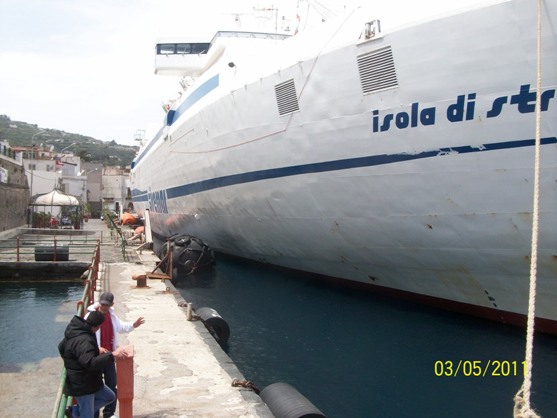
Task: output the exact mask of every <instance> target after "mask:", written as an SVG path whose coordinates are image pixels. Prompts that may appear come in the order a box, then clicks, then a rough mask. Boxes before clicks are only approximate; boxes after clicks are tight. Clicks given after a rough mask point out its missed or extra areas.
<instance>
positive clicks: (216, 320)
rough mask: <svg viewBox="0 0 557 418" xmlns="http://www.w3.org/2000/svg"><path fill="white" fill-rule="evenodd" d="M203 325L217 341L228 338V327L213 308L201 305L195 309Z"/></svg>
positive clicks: (223, 340)
mask: <svg viewBox="0 0 557 418" xmlns="http://www.w3.org/2000/svg"><path fill="white" fill-rule="evenodd" d="M195 314H196V315H197V316H199V318H200V319H201V321H203V324H205V327H206V328H207V329H208V330H209V332H210V333H211V335H213V337H214V338H215V340H217V342H218V343H225V342H227V341H228V338H230V327H229V326H228V324H227V323H226V321H225V320H224V319H222V317H221V316H220V315H219V313H218V312H217V311H215V310H214V309H213V308H209V307H203V308H199V309H196V310H195Z"/></svg>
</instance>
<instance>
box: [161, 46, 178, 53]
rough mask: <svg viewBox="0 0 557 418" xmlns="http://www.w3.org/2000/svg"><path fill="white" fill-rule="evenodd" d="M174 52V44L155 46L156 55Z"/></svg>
mask: <svg viewBox="0 0 557 418" xmlns="http://www.w3.org/2000/svg"><path fill="white" fill-rule="evenodd" d="M174 51H176V44H159V45H157V53H158V54H174V53H175V52H174Z"/></svg>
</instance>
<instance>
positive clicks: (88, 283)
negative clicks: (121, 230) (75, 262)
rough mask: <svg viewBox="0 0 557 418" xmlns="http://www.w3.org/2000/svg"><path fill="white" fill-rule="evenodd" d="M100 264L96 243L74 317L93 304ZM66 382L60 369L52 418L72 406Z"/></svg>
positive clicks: (98, 242)
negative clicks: (65, 390) (65, 386)
mask: <svg viewBox="0 0 557 418" xmlns="http://www.w3.org/2000/svg"><path fill="white" fill-rule="evenodd" d="M100 262H101V242H100V240H99V241H97V244H96V246H95V251H94V253H93V257H92V258H91V265H90V266H89V269H88V270H87V276H86V279H85V281H84V283H83V294H82V296H81V299H80V300H79V301H78V302H77V312H76V315H79V316H80V317H82V318H83V317H84V316H85V313H86V310H87V306H89V305H91V304H93V303H94V302H95V290H96V288H97V280H98V278H99V266H100ZM65 381H66V369H65V368H62V374H61V377H60V384H59V385H58V392H57V394H56V400H55V402H54V407H53V409H52V418H64V417H65V411H66V408H67V407H71V406H72V404H73V397H71V396H67V395H65V394H64V392H63V391H64V383H65Z"/></svg>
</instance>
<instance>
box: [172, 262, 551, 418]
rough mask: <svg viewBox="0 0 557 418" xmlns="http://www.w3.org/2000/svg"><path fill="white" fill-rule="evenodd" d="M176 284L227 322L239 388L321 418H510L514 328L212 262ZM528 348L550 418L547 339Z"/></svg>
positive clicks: (536, 401)
mask: <svg viewBox="0 0 557 418" xmlns="http://www.w3.org/2000/svg"><path fill="white" fill-rule="evenodd" d="M175 285H176V287H177V288H178V289H179V291H180V293H181V295H182V296H183V297H184V299H186V300H187V301H189V302H192V303H193V305H194V307H196V308H199V307H204V306H208V307H211V308H213V309H215V310H216V311H217V312H218V313H219V314H220V316H222V317H223V319H224V320H225V321H226V322H227V323H228V325H229V327H230V332H231V336H230V339H229V341H228V343H227V344H226V345H225V346H224V349H225V351H226V352H227V353H228V355H229V356H230V357H231V359H232V360H233V361H234V363H235V364H236V365H237V366H238V368H239V369H240V371H241V372H242V374H243V375H244V377H245V378H246V379H247V380H250V381H251V382H253V383H254V384H255V386H256V387H258V388H259V389H263V388H264V387H265V386H267V385H269V384H271V383H275V382H285V383H288V384H290V385H292V386H294V387H295V388H296V389H297V390H298V391H299V392H300V393H301V394H303V395H304V396H305V397H306V398H308V399H309V400H310V401H311V402H312V403H313V404H314V405H315V406H317V407H318V408H319V409H320V410H321V411H322V412H323V413H324V414H326V415H327V416H328V417H330V418H333V417H336V418H366V417H409V418H410V417H412V418H415V417H511V416H512V410H513V397H514V395H515V394H516V392H517V391H518V390H519V388H520V386H521V384H522V382H523V376H524V374H523V370H524V369H523V363H522V362H523V360H524V356H525V355H524V353H525V330H524V329H521V328H517V327H512V326H508V325H503V324H499V323H494V322H490V321H487V320H482V319H477V318H472V317H468V316H464V315H460V314H454V313H449V312H446V311H442V310H438V309H434V308H427V307H423V306H420V305H417V304H413V303H409V302H402V301H397V300H395V299H391V298H388V297H383V296H378V295H375V294H372V293H368V292H362V291H357V290H353V289H347V288H343V287H340V286H338V285H332V284H327V283H324V282H320V281H316V280H314V279H312V278H309V277H308V276H307V275H304V274H301V273H295V272H291V271H284V270H276V269H272V268H268V267H265V266H262V265H261V264H255V263H249V262H245V261H241V260H237V259H231V258H228V257H222V256H218V257H217V265H216V268H215V269H214V271H211V272H207V273H203V274H198V275H194V276H187V277H179V278H178V279H177V280H175ZM534 342H535V348H534V361H533V365H534V366H533V380H532V381H533V386H532V397H531V402H532V404H533V406H534V407H535V408H536V409H537V411H538V412H539V413H540V414H541V415H542V416H543V417H557V396H556V395H557V337H552V336H547V335H541V334H536V336H535V341H534Z"/></svg>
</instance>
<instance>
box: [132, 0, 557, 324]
mask: <svg viewBox="0 0 557 418" xmlns="http://www.w3.org/2000/svg"><path fill="white" fill-rule="evenodd" d="M379 18H380V16H374V15H369V14H366V13H364V12H363V11H360V10H355V11H353V12H351V13H347V15H345V16H344V17H342V18H340V19H339V20H336V21H334V22H327V23H325V24H323V25H322V27H319V28H316V29H315V30H313V31H311V32H310V31H308V32H304V33H300V34H297V35H295V36H290V37H288V36H284V35H282V34H276V33H275V34H272V33H262V32H244V31H226V32H219V33H217V34H216V35H215V36H214V38H212V40H211V39H208V40H205V41H204V42H198V41H196V42H188V40H187V39H185V40H181V41H180V42H176V41H169V42H163V43H160V44H158V45H157V58H156V72H157V73H159V74H175V75H180V76H186V78H183V79H182V84H183V86H184V92H183V93H182V95H181V96H180V98H179V99H177V100H176V101H175V102H174V103H173V104H172V105H171V106H169V109H168V112H167V114H166V115H165V119H164V123H163V126H162V127H161V129H160V131H159V132H158V133H157V134H156V135H154V137H152V138H151V139H149V140H148V141H145V143H144V144H143V145H142V147H141V149H140V151H139V153H138V155H137V157H136V159H135V160H134V163H133V166H132V172H131V181H132V195H133V202H134V206H135V209H136V210H137V211H138V212H139V214H140V215H141V214H143V213H144V211H145V209H149V210H150V221H151V226H152V229H153V232H154V233H155V234H156V236H157V237H158V238H160V239H165V238H167V237H169V236H171V235H173V234H176V233H179V234H189V235H193V236H196V237H199V238H201V239H202V240H204V241H205V242H206V243H207V244H208V245H209V246H210V247H212V248H213V249H214V250H216V251H218V252H222V253H227V254H231V255H234V256H239V257H244V258H248V259H253V260H257V261H260V262H263V263H269V264H273V265H277V266H283V267H288V268H292V269H296V270H302V271H307V272H312V273H317V274H320V275H324V276H327V277H330V278H335V279H340V280H341V281H344V282H345V283H346V284H355V283H358V284H362V285H367V286H370V287H373V288H374V289H376V290H379V291H383V292H387V293H391V294H395V295H398V296H401V297H406V298H413V299H416V300H418V301H421V302H426V303H430V304H433V305H438V306H444V307H446V308H450V309H453V310H458V311H462V312H467V313H470V314H474V315H480V316H484V317H487V318H490V319H496V320H500V321H503V322H508V323H514V324H522V323H525V314H526V313H527V309H528V289H529V275H530V273H529V272H530V259H531V237H532V213H533V196H534V161H535V158H534V155H535V137H536V135H535V133H536V117H535V116H536V112H535V102H536V91H537V89H536V86H537V84H536V82H537V81H536V80H537V54H536V45H537V36H538V30H537V22H538V20H537V10H536V2H535V1H529V0H501V1H491V2H489V3H488V4H483V5H482V6H478V7H475V8H470V9H467V10H465V11H460V12H458V13H453V14H447V15H445V16H443V17H439V18H433V19H429V20H423V21H421V22H419V23H416V24H412V25H406V26H404V27H401V28H399V29H397V30H392V31H381V24H380V21H379V20H378V19H379ZM541 28H542V29H541V32H540V36H541V41H542V49H541V57H542V72H541V74H542V84H541V86H542V87H541V89H540V93H541V94H540V105H541V108H540V109H541V112H540V114H541V124H540V137H541V146H540V152H541V168H540V179H541V180H540V187H539V196H540V200H539V208H540V210H539V214H540V216H539V219H540V222H539V225H540V228H539V243H538V246H537V248H538V262H537V303H536V316H537V320H536V328H537V329H538V330H541V331H545V332H551V333H557V94H556V89H557V34H556V32H555V28H557V2H555V1H544V2H543V7H542V17H541Z"/></svg>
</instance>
